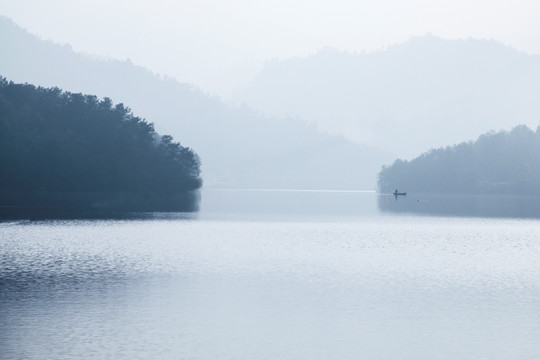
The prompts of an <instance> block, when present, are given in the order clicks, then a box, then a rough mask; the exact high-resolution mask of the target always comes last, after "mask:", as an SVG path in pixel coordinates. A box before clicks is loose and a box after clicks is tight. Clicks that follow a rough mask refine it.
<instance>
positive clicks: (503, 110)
mask: <svg viewBox="0 0 540 360" xmlns="http://www.w3.org/2000/svg"><path fill="white" fill-rule="evenodd" d="M539 94H540V56H539V55H528V54H526V53H523V52H519V51H517V50H514V49H512V48H510V47H507V46H504V45H502V44H499V43H497V42H495V41H488V40H473V39H469V40H443V39H440V38H438V37H435V36H432V35H427V36H423V37H417V38H413V39H411V40H409V41H407V42H405V43H403V44H400V45H395V46H391V47H389V48H387V49H385V50H381V51H377V52H373V53H347V52H339V51H337V50H333V49H323V50H321V51H319V52H318V53H316V54H314V55H312V56H308V57H305V58H294V59H286V60H279V61H278V60H275V61H271V62H268V63H267V64H266V66H265V67H264V69H263V71H262V72H261V73H260V74H259V76H258V77H257V78H256V79H255V80H254V81H253V82H252V83H251V85H250V86H248V87H247V88H246V89H245V90H244V91H243V93H242V95H241V96H240V97H239V98H238V99H237V101H239V102H244V103H246V104H247V105H248V106H250V107H252V108H254V109H258V110H259V111H261V112H262V113H264V114H266V115H269V116H295V117H298V118H301V119H305V120H308V121H312V122H315V123H317V124H318V125H319V126H320V127H321V128H323V129H326V130H328V131H330V132H332V133H335V134H341V135H344V136H346V137H347V138H349V139H353V140H355V141H359V142H364V143H367V144H370V145H372V146H376V147H379V148H381V149H385V150H386V151H390V152H392V153H394V154H397V156H399V157H406V158H411V157H414V156H418V155H419V154H421V153H422V152H424V151H426V150H427V149H430V148H436V147H440V146H446V145H453V144H455V143H459V142H461V141H463V140H467V139H474V138H476V137H477V136H479V135H480V134H483V133H485V132H486V131H489V130H500V129H508V128H511V127H513V126H516V125H518V124H526V125H528V126H530V127H532V128H535V127H536V126H537V125H538V124H539V122H540V102H539V101H538V96H539Z"/></svg>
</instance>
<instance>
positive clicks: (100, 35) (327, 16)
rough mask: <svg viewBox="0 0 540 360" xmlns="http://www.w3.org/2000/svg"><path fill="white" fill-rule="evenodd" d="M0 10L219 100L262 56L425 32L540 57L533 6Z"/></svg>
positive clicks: (477, 0)
mask: <svg viewBox="0 0 540 360" xmlns="http://www.w3.org/2000/svg"><path fill="white" fill-rule="evenodd" d="M0 14H1V15H4V16H7V17H9V18H11V19H13V20H14V21H15V22H16V23H17V24H18V25H20V26H22V27H23V28H26V29H27V30H28V31H30V32H31V33H33V34H36V35H38V36H39V37H41V38H43V39H50V40H53V41H54V42H58V43H62V44H64V43H68V44H70V45H71V46H72V47H73V49H74V50H75V51H78V52H84V53H88V54H92V55H98V56H104V57H111V58H115V59H120V60H124V59H127V58H130V59H131V60H132V61H133V63H135V64H137V65H142V66H145V67H148V68H149V69H151V70H153V71H155V72H157V73H160V74H164V75H168V76H171V77H174V78H176V79H178V80H179V81H184V82H191V83H194V84H195V85H197V86H199V87H201V88H202V89H203V90H206V91H209V92H214V93H217V94H220V95H223V96H225V97H227V96H228V95H230V93H231V92H232V90H233V89H234V88H237V87H239V86H242V85H243V84H244V83H245V82H246V81H248V80H249V79H250V77H251V76H253V74H255V73H256V71H257V70H259V69H260V67H261V66H262V64H263V62H264V61H265V60H268V59H272V58H288V57H295V56H306V55H309V54H313V53H315V52H316V51H317V50H319V49H321V48H323V47H326V46H328V47H333V48H336V49H339V50H343V51H351V52H353V51H373V50H378V49H382V48H384V47H386V46H389V45H392V44H397V43H401V42H404V41H406V40H408V39H409V38H411V37H413V36H421V35H424V34H426V33H432V34H434V35H437V36H440V37H443V38H469V37H472V38H480V39H494V40H497V41H499V42H502V43H504V44H506V45H510V46H512V47H514V48H517V49H519V50H523V51H526V52H529V53H536V54H540V1H538V0H513V1H512V0H410V1H400V0H356V1H351V0H332V1H328V0H309V1H308V0H272V1H257V0H234V1H224V0H221V1H220V0H196V1H195V0H188V1H186V0H180V1H171V0H153V1H142V0H130V1H127V0H93V1H87V0H47V1H43V0H0Z"/></svg>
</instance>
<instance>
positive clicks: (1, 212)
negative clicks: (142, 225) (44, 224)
mask: <svg viewBox="0 0 540 360" xmlns="http://www.w3.org/2000/svg"><path fill="white" fill-rule="evenodd" d="M200 200H201V194H200V192H199V191H191V192H185V193H177V194H170V195H167V196H163V195H160V196H142V195H134V194H125V193H111V194H109V193H38V194H37V195H36V194H35V193H31V194H30V195H28V194H26V195H25V194H10V196H9V197H8V196H6V195H5V194H0V219H4V220H17V219H28V220H47V219H132V220H136V219H153V218H154V216H155V215H154V214H155V212H159V213H160V214H163V213H167V212H168V213H194V212H197V211H198V210H199V203H200Z"/></svg>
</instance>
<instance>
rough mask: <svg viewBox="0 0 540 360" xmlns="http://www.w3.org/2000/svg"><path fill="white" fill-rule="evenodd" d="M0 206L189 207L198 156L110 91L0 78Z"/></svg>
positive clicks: (195, 186) (196, 182)
mask: <svg viewBox="0 0 540 360" xmlns="http://www.w3.org/2000/svg"><path fill="white" fill-rule="evenodd" d="M0 169H1V175H0V207H1V208H2V209H3V211H4V212H5V211H6V209H9V208H64V207H67V208H72V209H88V210H90V209H102V210H145V211H146V210H149V211H150V210H193V209H196V204H195V203H194V199H196V196H195V197H194V196H192V195H188V194H189V193H191V192H193V191H194V190H197V189H199V188H200V187H201V184H202V179H201V176H200V159H199V157H198V155H197V154H196V153H195V152H194V151H193V150H192V149H190V148H187V147H183V146H181V145H180V143H178V142H175V140H174V139H173V138H172V137H171V136H168V135H163V136H162V135H159V134H158V133H156V131H155V130H154V126H153V124H152V123H149V122H147V121H146V120H144V119H141V118H139V117H137V116H135V115H133V113H132V112H131V110H130V109H129V108H128V107H125V106H124V105H123V104H116V105H115V104H113V102H112V100H111V99H109V98H104V99H99V98H97V97H96V96H93V95H83V94H75V93H70V92H65V91H62V90H61V89H58V88H42V87H35V86H33V85H29V84H15V83H13V82H9V81H8V80H6V79H5V78H0Z"/></svg>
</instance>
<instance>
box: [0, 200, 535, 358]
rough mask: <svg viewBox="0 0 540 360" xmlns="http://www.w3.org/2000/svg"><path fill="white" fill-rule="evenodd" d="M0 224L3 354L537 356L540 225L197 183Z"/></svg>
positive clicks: (0, 335)
mask: <svg viewBox="0 0 540 360" xmlns="http://www.w3.org/2000/svg"><path fill="white" fill-rule="evenodd" d="M202 199H203V200H202V203H201V211H200V212H199V213H197V214H179V213H177V214H146V215H145V216H142V217H140V218H136V219H133V218H130V219H127V220H123V219H118V218H117V219H114V220H103V219H101V220H99V219H98V220H43V221H24V220H22V221H9V222H6V221H4V222H0V324H1V326H0V359H74V358H84V359H205V360H206V359H213V360H214V359H310V360H311V359H539V358H540V342H539V341H538V339H540V221H539V220H534V219H516V218H508V219H501V218H468V217H429V216H413V215H396V214H391V213H387V212H384V213H379V211H378V208H377V196H376V195H375V194H372V193H363V192H283V191H232V190H229V191H224V190H221V191H220V190H207V191H205V192H203V194H202Z"/></svg>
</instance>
